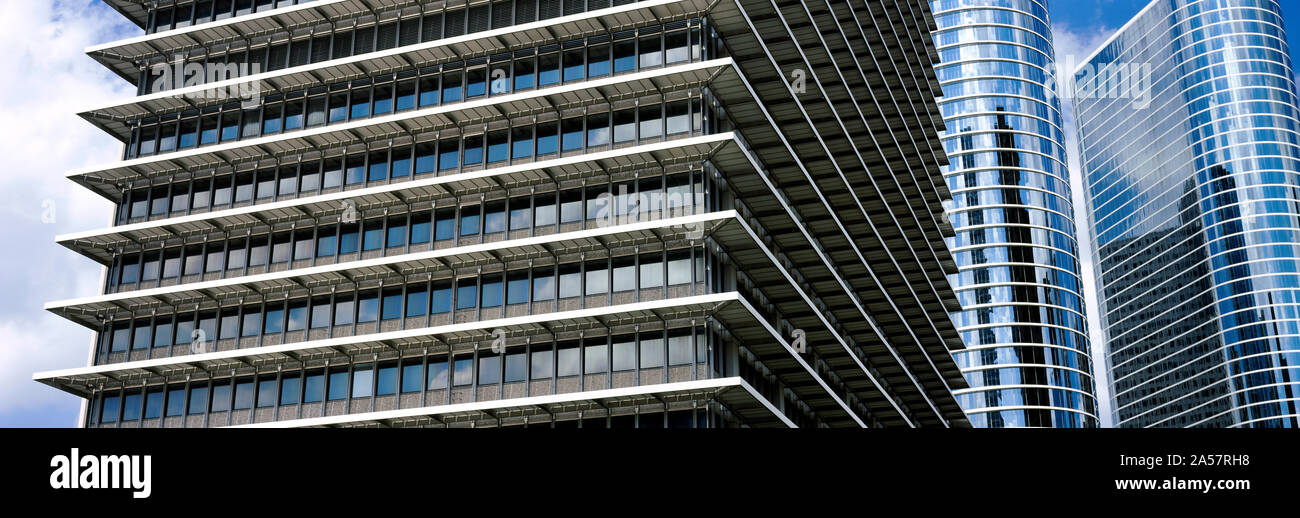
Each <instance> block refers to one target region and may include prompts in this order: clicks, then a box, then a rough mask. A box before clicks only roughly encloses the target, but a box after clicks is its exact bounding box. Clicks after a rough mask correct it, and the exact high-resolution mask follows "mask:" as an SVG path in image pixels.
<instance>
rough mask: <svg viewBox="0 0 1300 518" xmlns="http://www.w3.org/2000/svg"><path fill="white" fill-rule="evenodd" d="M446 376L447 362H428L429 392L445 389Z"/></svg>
mask: <svg viewBox="0 0 1300 518" xmlns="http://www.w3.org/2000/svg"><path fill="white" fill-rule="evenodd" d="M447 376H448V372H447V362H446V361H445V360H442V361H431V362H429V372H428V380H429V381H428V387H429V390H434V389H445V388H447Z"/></svg>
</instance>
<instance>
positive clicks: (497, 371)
mask: <svg viewBox="0 0 1300 518" xmlns="http://www.w3.org/2000/svg"><path fill="white" fill-rule="evenodd" d="M500 382H501V357H500V356H484V355H480V356H479V358H478V384H479V385H495V384H497V383H500Z"/></svg>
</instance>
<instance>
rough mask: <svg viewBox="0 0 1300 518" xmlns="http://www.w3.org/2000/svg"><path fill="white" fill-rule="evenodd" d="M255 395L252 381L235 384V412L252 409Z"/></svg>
mask: <svg viewBox="0 0 1300 518" xmlns="http://www.w3.org/2000/svg"><path fill="white" fill-rule="evenodd" d="M255 395H256V394H255V390H254V385H253V380H248V381H242V382H239V383H236V384H235V410H248V409H250V408H253V402H254V399H253V398H254V396H255Z"/></svg>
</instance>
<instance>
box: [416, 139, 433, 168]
mask: <svg viewBox="0 0 1300 518" xmlns="http://www.w3.org/2000/svg"><path fill="white" fill-rule="evenodd" d="M436 150H437V145H436V144H434V143H432V142H425V143H423V144H419V145H416V146H415V174H417V175H420V174H428V173H432V172H434V171H436V170H437V168H438V162H437V153H436Z"/></svg>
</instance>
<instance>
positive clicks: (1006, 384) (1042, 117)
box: [931, 0, 1098, 428]
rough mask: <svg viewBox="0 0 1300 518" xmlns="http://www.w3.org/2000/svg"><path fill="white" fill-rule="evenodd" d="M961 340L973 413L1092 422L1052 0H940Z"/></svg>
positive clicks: (993, 422) (964, 401) (1004, 419)
mask: <svg viewBox="0 0 1300 518" xmlns="http://www.w3.org/2000/svg"><path fill="white" fill-rule="evenodd" d="M931 8H932V9H933V10H934V16H935V21H936V22H937V24H938V27H939V30H938V31H936V32H935V33H934V39H935V42H936V45H937V46H938V50H939V56H940V58H941V60H940V63H939V64H938V65H936V66H937V73H938V77H939V82H940V83H941V84H942V85H943V98H942V99H941V100H940V109H941V110H942V113H943V117H944V119H945V122H946V123H947V130H946V131H945V132H944V133H943V143H944V149H945V150H946V151H947V153H948V156H949V159H950V163H949V164H948V166H947V167H945V168H944V169H943V173H944V177H945V179H946V180H947V184H948V189H949V190H950V191H951V192H952V196H953V200H952V206H951V209H950V219H951V221H952V225H953V227H954V228H955V229H956V236H955V237H953V238H950V239H949V246H950V248H951V249H952V253H953V256H954V257H955V259H956V260H957V266H958V270H959V272H958V273H957V274H956V275H952V276H951V277H950V280H951V282H952V285H953V287H954V289H955V290H956V291H957V297H958V299H960V301H961V304H962V308H963V309H962V310H961V311H959V312H956V313H954V314H953V319H954V320H955V321H956V323H957V326H958V330H959V331H960V332H961V334H962V338H963V340H965V343H966V349H965V350H962V351H959V352H957V353H956V359H957V363H958V365H959V366H960V367H961V369H962V372H963V374H965V376H966V381H967V382H968V383H969V385H970V388H967V389H961V390H959V391H958V400H959V401H960V403H961V405H962V407H963V408H964V409H965V410H966V412H967V414H968V415H969V416H970V419H971V423H972V424H974V425H975V426H979V427H990V428H1002V427H1058V428H1078V427H1095V426H1097V425H1098V419H1097V403H1096V395H1095V392H1094V387H1095V383H1094V380H1093V374H1092V360H1091V358H1092V356H1091V352H1090V349H1089V341H1088V326H1087V324H1086V321H1085V311H1084V299H1083V290H1082V286H1081V283H1080V282H1079V278H1080V276H1079V260H1078V242H1077V239H1076V231H1075V224H1074V209H1073V205H1072V204H1071V200H1072V198H1071V194H1070V190H1071V188H1070V174H1069V169H1068V167H1067V163H1068V161H1067V160H1066V151H1065V146H1064V142H1065V136H1064V132H1063V131H1062V127H1063V126H1062V124H1063V123H1062V118H1061V105H1060V101H1059V99H1058V98H1057V96H1056V93H1055V91H1054V86H1055V83H1054V81H1053V80H1052V78H1053V77H1054V73H1053V67H1054V66H1055V64H1054V63H1055V57H1054V52H1053V49H1052V33H1051V22H1050V19H1049V18H1048V14H1047V2H1046V1H1045V0H933V1H932V2H931Z"/></svg>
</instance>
